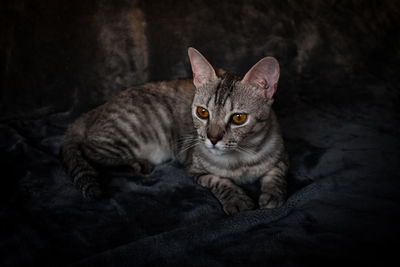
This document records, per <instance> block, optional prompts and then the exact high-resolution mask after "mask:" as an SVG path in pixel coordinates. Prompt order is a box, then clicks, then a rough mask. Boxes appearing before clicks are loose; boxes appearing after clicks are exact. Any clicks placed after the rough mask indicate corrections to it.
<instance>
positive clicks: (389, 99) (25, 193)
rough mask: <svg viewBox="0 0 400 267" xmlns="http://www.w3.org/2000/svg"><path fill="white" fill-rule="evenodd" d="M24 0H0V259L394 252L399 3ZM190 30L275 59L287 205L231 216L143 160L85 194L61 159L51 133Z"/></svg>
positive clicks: (141, 76)
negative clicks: (97, 196)
mask: <svg viewBox="0 0 400 267" xmlns="http://www.w3.org/2000/svg"><path fill="white" fill-rule="evenodd" d="M32 2H34V1H29V3H28V1H26V2H25V1H16V2H15V3H14V2H13V3H10V4H8V5H7V4H6V5H5V9H4V14H6V17H7V18H8V19H7V20H6V21H5V22H4V23H2V24H1V25H0V29H1V30H2V32H4V33H5V34H4V36H5V40H6V41H4V42H3V43H1V44H0V45H1V48H4V49H1V53H2V54H1V55H2V58H3V59H5V62H6V64H5V66H4V67H2V69H1V75H2V77H3V78H2V79H1V80H2V88H3V89H4V90H3V89H2V105H1V110H2V115H1V119H0V135H1V139H0V147H1V154H0V156H1V161H0V162H1V164H2V165H1V166H2V175H1V177H2V178H1V179H0V182H1V185H0V190H1V194H0V196H1V210H0V225H1V227H0V265H1V266H15V265H22V264H25V265H33V264H41V265H53V266H64V265H66V266H69V265H72V266H143V265H147V266H181V265H190V266H244V265H253V266H261V265H262V266H300V265H307V266H310V265H311V266H313V265H316V266H329V265H336V264H338V263H344V262H347V263H348V262H351V263H354V264H357V265H361V264H363V265H379V266H385V265H388V261H390V260H391V259H393V258H396V256H397V252H396V249H397V247H398V242H399V237H400V236H399V230H398V225H399V223H400V207H399V204H400V194H399V192H400V177H399V171H400V166H399V159H400V141H399V129H400V128H399V126H400V117H399V114H400V113H399V108H398V106H399V104H400V103H399V100H400V98H399V96H400V91H399V82H400V79H399V76H398V73H399V70H400V69H399V66H398V62H399V58H400V57H399V51H400V50H398V47H400V46H399V45H400V43H399V36H400V35H399V34H398V33H397V29H399V17H400V16H399V5H398V3H397V2H395V1H362V2H361V1H360V2H357V1H351V2H350V1H343V2H336V1H329V3H328V2H325V3H322V2H321V1H307V2H306V3H304V4H300V3H297V4H296V3H293V2H294V1H290V2H285V1H274V2H272V1H271V2H268V1H252V2H251V3H247V1H246V2H245V1H243V3H240V2H236V1H229V2H226V3H223V2H218V3H216V2H215V1H210V3H202V2H200V1H187V3H185V4H183V3H182V4H181V5H176V4H175V3H172V2H171V3H170V2H168V1H143V2H135V1H112V2H115V3H113V5H111V4H110V3H111V2H110V3H106V2H105V1H104V2H102V1H87V2H88V3H91V4H88V3H83V2H82V1H59V2H63V3H64V4H60V3H58V4H57V5H56V4H54V3H53V2H51V3H45V1H37V3H36V4H32ZM81 2H82V3H81ZM189 2H190V3H189ZM50 22H51V23H50ZM142 22H143V23H142ZM137 25H141V26H140V27H139V26H137ZM141 27H142V28H141ZM24 29H25V30H28V31H25V30H24ZM188 46H194V47H196V48H198V49H199V50H200V51H201V52H202V53H203V54H204V55H205V56H206V57H207V58H208V59H209V60H210V61H211V63H213V64H215V65H217V66H220V67H223V68H226V69H231V70H235V71H241V72H245V71H247V69H248V68H249V67H250V66H251V65H253V64H254V63H255V62H257V60H258V59H260V58H262V57H263V56H267V55H273V56H275V57H276V58H277V59H278V60H279V62H280V64H281V79H280V83H279V85H278V91H277V95H276V101H275V103H274V105H273V107H274V109H275V111H276V113H277V116H278V119H279V121H280V123H281V126H282V130H283V133H284V137H285V142H286V146H287V149H288V152H289V156H290V170H289V176H288V185H289V197H288V200H287V202H286V204H285V205H284V206H283V207H282V208H280V209H276V210H253V211H249V212H243V213H240V214H237V215H235V216H227V215H225V214H224V212H223V211H222V208H221V206H220V204H219V202H218V201H217V200H216V199H215V198H214V197H213V196H212V194H211V192H209V191H208V190H206V189H203V188H202V187H200V186H198V185H197V184H195V183H194V182H193V180H192V179H191V178H190V177H188V176H187V175H186V174H185V171H184V169H183V167H182V166H180V165H178V164H177V163H175V162H169V163H166V164H163V165H160V166H157V167H156V169H155V170H154V172H153V173H151V174H150V175H148V176H133V174H132V173H131V172H130V171H129V169H114V170H109V169H104V170H102V172H101V173H102V178H103V180H104V184H105V185H106V188H107V194H106V196H105V197H104V198H103V199H102V200H100V201H96V202H88V201H86V200H84V199H83V197H82V196H81V194H80V192H79V191H78V190H77V189H76V188H75V187H73V185H72V183H71V180H70V178H69V177H67V176H66V174H65V173H64V170H63V168H62V166H61V164H60V162H59V159H58V150H59V147H60V144H61V140H62V137H63V134H64V133H65V130H66V127H67V125H68V123H70V122H71V121H72V120H73V119H75V118H76V117H77V116H79V114H81V113H82V112H84V111H87V110H89V109H90V108H92V107H93V106H95V105H97V104H100V103H102V102H104V101H105V100H106V99H108V98H109V97H111V96H112V95H115V94H116V93H117V92H118V91H119V90H121V89H123V88H125V87H127V86H129V85H132V84H136V83H141V82H145V81H150V80H160V79H172V78H177V77H188V76H190V65H189V62H188V59H187V55H186V49H187V47H188ZM188 115H190V114H188ZM247 190H248V191H249V192H250V195H251V196H252V197H254V198H256V197H257V194H258V193H259V192H258V189H257V185H249V186H248V187H247Z"/></svg>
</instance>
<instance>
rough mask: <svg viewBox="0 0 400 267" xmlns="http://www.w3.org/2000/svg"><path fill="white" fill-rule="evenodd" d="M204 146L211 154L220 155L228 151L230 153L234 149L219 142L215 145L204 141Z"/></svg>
mask: <svg viewBox="0 0 400 267" xmlns="http://www.w3.org/2000/svg"><path fill="white" fill-rule="evenodd" d="M204 146H205V147H206V148H207V150H208V151H209V152H210V153H211V154H213V155H217V156H220V155H223V154H226V153H229V152H231V151H232V149H230V148H229V147H227V146H224V145H222V144H219V143H217V144H215V145H213V144H211V143H210V142H204Z"/></svg>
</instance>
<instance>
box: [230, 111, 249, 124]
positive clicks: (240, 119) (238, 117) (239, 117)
mask: <svg viewBox="0 0 400 267" xmlns="http://www.w3.org/2000/svg"><path fill="white" fill-rule="evenodd" d="M246 119H247V114H244V113H236V114H233V115H232V121H233V123H234V124H237V125H239V124H243V123H244V122H245V121H246Z"/></svg>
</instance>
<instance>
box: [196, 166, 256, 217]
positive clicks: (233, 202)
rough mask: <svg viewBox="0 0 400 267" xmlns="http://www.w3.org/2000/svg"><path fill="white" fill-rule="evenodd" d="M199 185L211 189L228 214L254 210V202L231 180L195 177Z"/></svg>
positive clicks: (215, 177) (210, 176)
mask: <svg viewBox="0 0 400 267" xmlns="http://www.w3.org/2000/svg"><path fill="white" fill-rule="evenodd" d="M195 180H196V182H197V183H198V184H200V185H201V186H203V187H206V188H209V189H210V190H211V192H212V193H213V194H214V196H215V197H216V198H217V199H218V200H219V202H221V204H222V207H223V209H224V211H225V213H227V214H235V213H237V212H240V211H244V210H251V209H253V208H254V203H253V200H252V199H251V198H250V197H249V196H247V195H246V193H245V192H244V191H243V189H241V188H240V187H239V186H237V185H236V184H234V183H233V182H232V181H231V180H229V179H226V178H221V177H218V176H215V175H212V174H207V175H199V176H197V177H195Z"/></svg>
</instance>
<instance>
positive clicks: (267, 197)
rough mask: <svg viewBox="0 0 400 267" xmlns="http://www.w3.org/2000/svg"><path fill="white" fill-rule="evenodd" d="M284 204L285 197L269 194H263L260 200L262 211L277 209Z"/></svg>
mask: <svg viewBox="0 0 400 267" xmlns="http://www.w3.org/2000/svg"><path fill="white" fill-rule="evenodd" d="M284 203H285V200H284V198H283V197H281V196H277V195H273V194H268V193H262V194H261V195H260V198H259V200H258V204H259V206H260V209H275V208H279V207H281V206H282V205H283V204H284Z"/></svg>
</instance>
